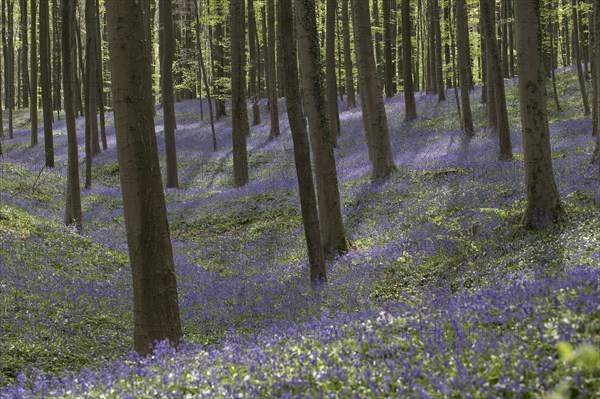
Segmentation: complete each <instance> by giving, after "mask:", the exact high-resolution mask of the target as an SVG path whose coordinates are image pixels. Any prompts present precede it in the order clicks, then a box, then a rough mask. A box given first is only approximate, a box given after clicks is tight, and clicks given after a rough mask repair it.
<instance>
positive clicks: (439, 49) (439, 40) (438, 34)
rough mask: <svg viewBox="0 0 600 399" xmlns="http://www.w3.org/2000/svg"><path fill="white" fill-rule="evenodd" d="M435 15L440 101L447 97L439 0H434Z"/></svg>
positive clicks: (436, 64)
mask: <svg viewBox="0 0 600 399" xmlns="http://www.w3.org/2000/svg"><path fill="white" fill-rule="evenodd" d="M433 17H434V20H433V33H434V38H435V47H434V56H435V80H436V89H437V95H438V101H444V100H445V99H446V91H445V90H444V70H443V69H444V68H443V66H442V31H441V27H440V6H439V4H438V0H433Z"/></svg>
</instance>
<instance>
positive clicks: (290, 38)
mask: <svg viewBox="0 0 600 399" xmlns="http://www.w3.org/2000/svg"><path fill="white" fill-rule="evenodd" d="M279 23H280V24H281V30H282V32H281V39H282V43H281V44H282V49H283V67H284V72H285V74H284V76H285V79H286V82H285V98H286V102H285V104H286V107H287V114H288V119H289V121H290V130H291V131H292V140H293V142H294V161H295V164H296V175H297V177H298V190H299V192H300V208H301V210H302V223H303V225H304V236H305V238H306V246H307V250H308V262H309V264H310V280H311V281H321V282H324V281H327V273H326V269H325V257H324V253H323V245H322V243H321V227H320V223H319V213H318V209H317V198H316V196H315V185H314V182H313V177H312V167H311V164H310V145H309V143H308V133H307V131H306V124H305V123H304V114H303V112H302V97H301V95H300V81H299V79H298V57H297V53H296V47H297V43H296V37H295V32H294V16H293V7H292V0H281V14H280V19H279Z"/></svg>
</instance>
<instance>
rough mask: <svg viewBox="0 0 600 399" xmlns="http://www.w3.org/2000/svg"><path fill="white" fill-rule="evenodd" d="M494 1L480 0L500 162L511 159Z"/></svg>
mask: <svg viewBox="0 0 600 399" xmlns="http://www.w3.org/2000/svg"><path fill="white" fill-rule="evenodd" d="M493 1H494V0H491V1H489V0H482V2H481V3H482V6H483V7H482V14H483V16H484V19H485V29H484V33H485V38H486V48H487V51H488V53H489V58H488V61H489V62H488V68H489V70H490V72H491V74H490V76H491V81H490V82H489V84H490V86H493V87H494V97H490V98H489V100H490V101H493V100H495V103H496V106H495V109H496V117H497V130H498V138H499V158H500V159H501V160H506V159H511V158H512V148H511V143H510V129H509V126H508V111H507V109H506V95H505V91H504V79H503V77H502V68H501V62H500V59H499V58H498V42H497V40H496V33H495V28H494V26H495V22H494V7H493V4H494V3H493Z"/></svg>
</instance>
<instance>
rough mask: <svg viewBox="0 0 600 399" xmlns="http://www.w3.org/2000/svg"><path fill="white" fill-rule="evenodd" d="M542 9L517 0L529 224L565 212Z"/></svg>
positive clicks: (546, 222)
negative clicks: (553, 142)
mask: <svg viewBox="0 0 600 399" xmlns="http://www.w3.org/2000/svg"><path fill="white" fill-rule="evenodd" d="M539 10H540V7H539V0H519V1H516V2H515V16H516V28H517V55H518V63H519V99H520V106H521V124H522V130H523V155H524V158H525V162H524V163H525V191H526V199H527V208H526V211H525V214H524V217H523V221H524V224H525V226H526V227H527V228H541V227H545V226H548V225H551V224H553V223H555V222H556V221H557V220H558V219H559V217H560V215H561V214H562V209H561V205H560V199H559V196H558V190H557V189H556V182H555V180H554V172H553V170H552V153H551V150H550V130H549V128H548V117H547V113H546V86H545V76H544V69H543V65H542V59H541V43H542V41H541V38H540V33H539V32H540V31H539V27H540V25H539V14H538V13H539Z"/></svg>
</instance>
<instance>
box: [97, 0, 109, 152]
mask: <svg viewBox="0 0 600 399" xmlns="http://www.w3.org/2000/svg"><path fill="white" fill-rule="evenodd" d="M99 2H100V0H96V1H95V4H94V8H95V15H96V21H95V23H94V27H95V28H96V35H95V37H96V49H97V51H96V56H97V61H96V71H97V77H96V82H97V85H96V90H97V94H96V96H97V101H98V113H99V114H100V136H101V138H102V149H103V150H105V151H106V150H108V141H107V139H106V119H105V117H104V79H103V77H102V76H103V74H102V35H101V34H100V4H99Z"/></svg>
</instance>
